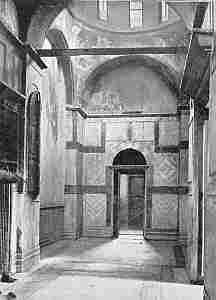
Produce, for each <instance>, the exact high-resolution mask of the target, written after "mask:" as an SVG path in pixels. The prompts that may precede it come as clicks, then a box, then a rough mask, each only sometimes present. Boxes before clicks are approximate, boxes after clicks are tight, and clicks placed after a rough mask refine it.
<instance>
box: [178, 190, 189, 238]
mask: <svg viewBox="0 0 216 300" xmlns="http://www.w3.org/2000/svg"><path fill="white" fill-rule="evenodd" d="M187 201H188V195H179V231H180V233H181V234H186V233H187V222H188V218H189V215H188V205H187Z"/></svg>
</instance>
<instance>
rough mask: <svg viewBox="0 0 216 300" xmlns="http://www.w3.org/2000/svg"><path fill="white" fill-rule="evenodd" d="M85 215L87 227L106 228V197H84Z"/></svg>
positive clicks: (102, 195)
mask: <svg viewBox="0 0 216 300" xmlns="http://www.w3.org/2000/svg"><path fill="white" fill-rule="evenodd" d="M85 215H86V225H87V226H106V195H105V194H95V195H93V194H92V195H90V194H86V195H85Z"/></svg>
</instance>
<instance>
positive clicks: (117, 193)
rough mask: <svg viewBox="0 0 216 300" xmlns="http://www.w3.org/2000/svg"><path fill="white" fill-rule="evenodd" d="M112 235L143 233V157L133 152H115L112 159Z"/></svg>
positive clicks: (144, 162)
mask: <svg viewBox="0 0 216 300" xmlns="http://www.w3.org/2000/svg"><path fill="white" fill-rule="evenodd" d="M113 167H114V205H113V217H114V219H113V224H114V228H113V233H114V237H118V236H119V234H121V235H123V234H127V235H128V234H135V235H137V234H138V235H140V234H143V230H144V219H145V171H146V167H147V165H146V160H145V157H144V156H143V154H142V153H141V152H139V151H137V150H134V149H126V150H123V151H121V152H119V153H118V154H117V155H116V157H115V158H114V160H113Z"/></svg>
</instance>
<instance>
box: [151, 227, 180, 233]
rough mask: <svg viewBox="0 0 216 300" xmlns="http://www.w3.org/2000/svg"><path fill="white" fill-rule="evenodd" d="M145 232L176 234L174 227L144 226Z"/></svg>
mask: <svg viewBox="0 0 216 300" xmlns="http://www.w3.org/2000/svg"><path fill="white" fill-rule="evenodd" d="M145 232H146V233H167V234H173V233H174V234H177V229H176V228H169V229H167V228H156V227H152V228H146V230H145Z"/></svg>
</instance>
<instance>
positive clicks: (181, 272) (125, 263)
mask: <svg viewBox="0 0 216 300" xmlns="http://www.w3.org/2000/svg"><path fill="white" fill-rule="evenodd" d="M183 264H184V259H183V257H181V251H180V250H179V249H177V248H176V243H174V242H171V241H169V242H162V241H146V240H144V239H143V237H141V236H134V235H128V236H125V235H124V236H120V238H119V239H114V240H112V239H93V238H92V239H87V238H82V239H80V240H77V241H59V242H58V243H55V244H53V245H50V246H47V247H45V248H42V249H41V262H40V264H39V266H37V268H34V269H33V270H32V271H31V272H28V273H26V274H16V277H17V278H18V280H17V281H16V282H15V283H14V284H10V285H8V284H3V283H0V290H1V291H3V293H6V292H8V291H13V292H15V293H16V295H17V297H18V300H27V299H28V300H29V299H30V300H43V299H46V300H47V299H48V300H49V299H60V300H63V299H65V300H67V299H77V300H79V299H81V300H84V299H89V300H91V299H96V300H97V299H99V297H100V298H101V297H103V298H104V297H105V299H106V297H109V299H111V300H115V299H133V300H136V299H139V300H140V299H141V300H142V299H143V300H144V299H145V300H146V299H147V300H157V299H160V300H163V299H165V300H169V299H170V300H171V299H172V300H173V299H177V300H178V299H181V300H184V299H186V300H187V299H192V300H193V299H194V300H195V299H197V300H199V299H201V298H200V297H201V294H202V291H201V287H199V286H195V287H194V286H192V285H190V284H189V281H188V278H187V274H186V272H185V269H184V265H183ZM190 293H192V294H193V296H192V294H190ZM104 295H105V296H104ZM173 295H175V297H173Z"/></svg>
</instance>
